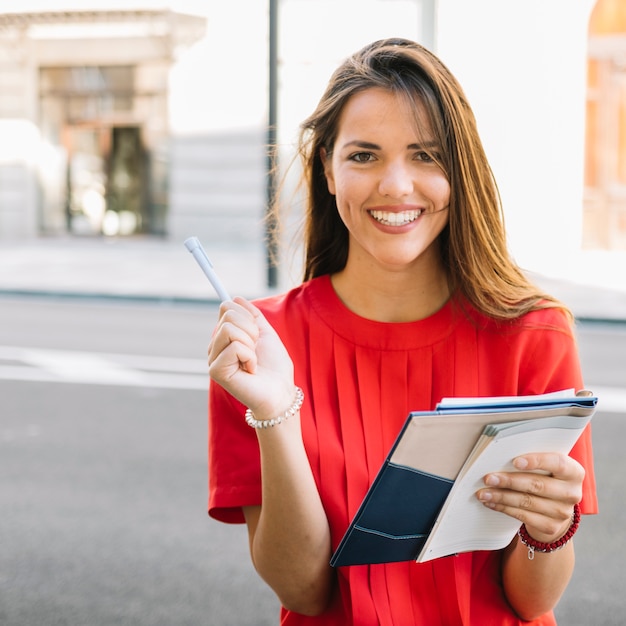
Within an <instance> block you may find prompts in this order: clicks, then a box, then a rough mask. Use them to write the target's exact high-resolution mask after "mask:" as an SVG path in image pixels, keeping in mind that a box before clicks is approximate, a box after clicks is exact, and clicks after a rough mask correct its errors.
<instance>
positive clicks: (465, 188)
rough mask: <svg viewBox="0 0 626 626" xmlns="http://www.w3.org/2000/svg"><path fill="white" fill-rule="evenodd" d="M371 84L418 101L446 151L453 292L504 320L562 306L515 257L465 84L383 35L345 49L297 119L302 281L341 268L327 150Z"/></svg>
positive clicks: (446, 248) (343, 240)
mask: <svg viewBox="0 0 626 626" xmlns="http://www.w3.org/2000/svg"><path fill="white" fill-rule="evenodd" d="M374 87H377V88H383V89H386V90H388V91H390V92H392V93H394V94H398V95H400V96H401V97H403V98H404V99H405V100H406V101H407V102H408V103H409V104H410V105H412V106H413V108H414V109H415V111H416V113H417V103H419V104H421V105H422V107H423V109H424V110H425V111H426V112H427V115H428V118H429V121H430V125H431V128H432V129H433V132H434V135H435V137H434V138H435V140H436V143H437V144H438V145H439V150H440V151H441V152H440V155H439V156H438V161H439V165H440V166H441V168H442V169H443V171H444V172H445V174H446V176H447V177H448V180H449V182H450V189H451V191H450V208H449V222H448V225H447V226H446V228H445V229H444V231H443V232H442V233H441V235H440V237H441V242H440V243H441V246H440V248H441V253H442V261H443V264H444V267H445V268H446V271H447V274H448V280H449V284H450V288H451V290H452V292H453V293H454V292H456V293H460V294H462V295H463V296H464V297H465V299H466V300H467V301H469V302H470V303H471V304H472V305H473V306H474V307H475V308H476V309H478V310H479V311H481V312H483V313H485V314H487V315H489V316H492V317H494V318H498V319H512V318H515V317H518V316H519V315H521V314H523V313H525V312H527V311H530V310H533V309H537V308H545V307H551V306H560V307H562V305H561V304H560V303H559V302H558V301H557V300H555V299H554V298H552V297H551V296H549V295H547V294H545V293H543V292H541V291H540V290H539V289H538V288H537V287H536V286H535V285H533V284H532V283H531V282H530V281H529V280H528V279H527V278H526V276H525V275H524V273H523V272H522V271H521V270H520V268H519V267H518V266H517V265H516V264H515V263H514V262H513V260H512V259H511V258H510V256H509V253H508V249H507V245H506V236H505V231H504V218H503V212H502V207H501V202H500V196H499V193H498V189H497V186H496V183H495V180H494V178H493V174H492V171H491V168H490V166H489V163H488V161H487V157H486V155H485V151H484V149H483V146H482V142H481V140H480V137H479V135H478V131H477V128H476V121H475V118H474V114H473V113H472V110H471V108H470V106H469V104H468V102H467V100H466V98H465V95H464V93H463V90H462V88H461V87H460V85H459V83H458V82H457V80H456V79H455V78H454V76H453V75H452V74H451V73H450V71H449V70H448V69H447V68H446V67H445V65H444V64H443V63H442V62H441V61H440V60H439V59H438V58H437V57H436V56H435V55H433V54H432V53H431V52H429V51H428V50H427V49H426V48H424V47H422V46H420V45H419V44H417V43H415V42H412V41H408V40H405V39H385V40H381V41H377V42H374V43H372V44H370V45H368V46H366V47H365V48H363V49H362V50H360V51H359V52H357V53H356V54H354V55H353V56H351V57H349V58H348V59H347V60H346V61H345V62H344V63H343V64H342V65H341V66H340V67H339V68H338V69H337V70H336V71H335V73H334V74H333V75H332V77H331V79H330V82H329V84H328V87H327V88H326V91H325V93H324V95H323V96H322V98H321V100H320V102H319V104H318V106H317V108H316V110H315V111H314V112H313V113H312V114H311V116H310V117H309V118H308V119H306V120H305V121H304V122H303V124H302V126H301V133H300V142H299V154H300V157H301V159H302V164H303V169H304V173H303V184H304V185H305V186H306V191H307V192H308V193H307V200H306V202H307V205H306V215H305V225H304V240H305V266H304V279H305V280H308V279H310V278H314V277H316V276H321V275H324V274H332V273H335V272H338V271H340V270H342V269H343V268H344V267H345V264H346V261H347V258H348V231H347V229H346V227H345V225H344V224H343V222H342V221H341V219H340V217H339V214H338V211H337V206H336V203H335V197H334V196H333V195H331V194H330V193H329V191H328V186H327V184H326V178H325V175H324V163H323V161H322V155H321V149H322V148H324V149H325V150H326V151H327V152H332V149H333V146H334V142H335V139H336V136H337V132H338V120H339V117H340V114H341V112H342V110H343V107H344V106H345V104H346V102H347V101H348V99H349V98H350V97H351V96H353V95H354V94H355V93H358V92H360V91H363V90H366V89H370V88H374ZM563 308H564V307H563Z"/></svg>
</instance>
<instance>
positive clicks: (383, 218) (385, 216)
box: [370, 209, 422, 226]
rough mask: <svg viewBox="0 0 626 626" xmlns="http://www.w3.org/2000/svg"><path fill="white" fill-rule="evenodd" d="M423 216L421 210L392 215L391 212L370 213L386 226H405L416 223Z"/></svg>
mask: <svg viewBox="0 0 626 626" xmlns="http://www.w3.org/2000/svg"><path fill="white" fill-rule="evenodd" d="M421 214H422V210H421V209H417V210H413V211H400V212H399V213H392V212H390V211H370V215H371V216H372V217H373V218H374V219H375V220H376V221H377V222H380V223H381V224H384V225H385V226H405V225H406V224H410V223H411V222H414V221H415V220H416V219H417V218H418V217H419V216H420V215H421Z"/></svg>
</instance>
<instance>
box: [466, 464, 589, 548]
mask: <svg viewBox="0 0 626 626" xmlns="http://www.w3.org/2000/svg"><path fill="white" fill-rule="evenodd" d="M513 465H514V466H515V468H516V469H517V470H518V471H516V472H495V473H493V474H487V476H485V478H484V482H485V488H484V489H480V490H479V491H478V492H477V494H476V495H477V497H478V499H479V500H480V501H481V502H482V503H483V504H484V505H485V506H487V507H489V508H490V509H493V510H494V511H500V512H502V513H506V514H507V515H510V516H511V517H514V518H515V519H517V520H519V521H520V524H521V523H523V524H525V525H526V530H527V531H528V533H529V534H530V536H531V537H532V538H533V539H535V540H536V541H540V542H544V543H551V542H553V541H556V540H557V539H559V538H560V537H562V536H563V535H564V534H565V533H566V532H567V529H568V528H569V527H570V525H571V523H572V513H573V509H574V505H575V504H576V503H578V502H580V500H581V497H582V484H583V478H584V477H585V470H584V469H583V467H582V465H580V463H578V462H577V461H575V460H574V459H572V458H571V457H569V456H567V455H566V454H557V453H551V452H545V453H539V454H525V455H523V456H519V457H517V458H516V459H515V460H514V461H513Z"/></svg>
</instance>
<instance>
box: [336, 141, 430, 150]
mask: <svg viewBox="0 0 626 626" xmlns="http://www.w3.org/2000/svg"><path fill="white" fill-rule="evenodd" d="M437 145H438V144H437V142H436V141H426V142H425V143H421V144H420V143H410V144H409V145H408V146H407V147H406V148H407V150H429V149H431V148H436V147H437ZM351 147H355V148H363V149H365V150H382V147H381V146H379V145H378V144H376V143H371V142H369V141H361V140H359V139H355V140H353V141H348V142H347V143H345V144H344V145H343V146H342V148H343V149H345V148H351Z"/></svg>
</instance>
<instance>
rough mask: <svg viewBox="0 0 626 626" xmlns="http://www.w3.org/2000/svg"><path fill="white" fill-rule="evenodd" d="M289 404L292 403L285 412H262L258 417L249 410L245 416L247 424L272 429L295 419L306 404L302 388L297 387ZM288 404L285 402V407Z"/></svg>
mask: <svg viewBox="0 0 626 626" xmlns="http://www.w3.org/2000/svg"><path fill="white" fill-rule="evenodd" d="M288 402H290V404H289V405H288V408H287V409H285V410H284V411H283V412H270V413H265V412H263V411H261V412H260V414H259V415H257V413H253V412H252V410H251V409H250V408H248V409H246V414H245V419H246V423H247V424H248V426H251V427H252V428H271V427H273V426H278V424H282V423H283V422H284V421H286V420H288V419H289V418H290V417H293V416H294V415H296V414H297V413H299V412H300V407H301V406H302V403H303V402H304V393H303V391H302V389H300V387H295V391H293V392H292V395H291V398H290V400H289V401H288ZM286 404H287V402H285V404H283V406H285V405H286Z"/></svg>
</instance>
